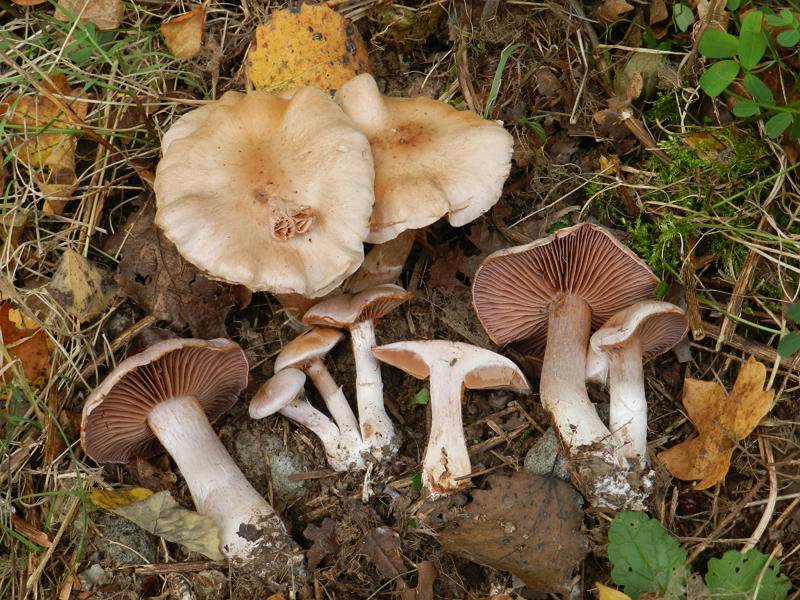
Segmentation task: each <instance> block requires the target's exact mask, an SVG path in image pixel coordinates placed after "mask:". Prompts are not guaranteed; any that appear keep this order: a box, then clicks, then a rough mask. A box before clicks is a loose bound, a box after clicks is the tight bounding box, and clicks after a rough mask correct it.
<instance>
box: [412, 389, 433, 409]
mask: <svg viewBox="0 0 800 600" xmlns="http://www.w3.org/2000/svg"><path fill="white" fill-rule="evenodd" d="M430 399H431V391H430V390H429V389H428V388H422V389H421V390H420V391H418V392H417V393H416V394H414V397H413V398H412V399H411V404H422V405H423V406H424V405H426V404H428V402H430Z"/></svg>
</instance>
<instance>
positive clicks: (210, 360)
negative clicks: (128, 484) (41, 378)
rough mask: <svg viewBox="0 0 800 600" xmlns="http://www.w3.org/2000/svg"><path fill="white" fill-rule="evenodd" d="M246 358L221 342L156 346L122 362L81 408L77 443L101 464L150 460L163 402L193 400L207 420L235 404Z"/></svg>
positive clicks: (245, 370)
mask: <svg viewBox="0 0 800 600" xmlns="http://www.w3.org/2000/svg"><path fill="white" fill-rule="evenodd" d="M248 369H249V367H248V364H247V358H246V357H245V354H244V351H243V350H242V349H241V348H240V347H239V345H238V344H236V343H234V342H232V341H230V340H225V339H215V340H195V339H173V340H165V341H163V342H158V343H156V344H154V345H152V346H150V347H149V348H148V349H147V350H145V351H144V352H141V353H140V354H135V355H134V356H131V357H129V358H126V359H125V360H123V361H122V362H121V363H119V365H118V366H117V368H116V369H114V370H113V371H112V372H111V373H110V374H109V375H108V377H106V379H105V381H103V383H102V384H101V385H100V387H98V388H97V389H96V390H95V391H94V392H92V393H91V394H90V395H89V397H88V398H87V399H86V404H84V406H83V422H82V424H81V444H82V445H83V449H84V451H85V452H86V454H88V455H89V456H90V457H91V458H92V459H94V460H95V461H96V462H99V463H105V462H113V463H124V462H128V460H130V457H131V455H132V454H133V453H136V454H138V455H139V456H141V457H142V458H149V457H151V456H154V455H156V454H158V453H159V452H163V451H164V448H163V447H162V446H161V443H160V442H159V441H158V439H157V438H156V436H155V435H154V434H153V433H152V431H150V428H149V427H148V426H147V416H148V415H149V414H150V410H151V409H152V408H153V407H155V406H156V405H158V404H160V403H161V402H165V401H167V400H170V399H172V398H178V397H181V396H193V397H195V398H196V399H197V401H198V402H199V403H200V406H202V407H203V410H204V411H205V413H206V416H207V417H208V420H209V421H210V422H212V423H213V422H214V421H216V419H217V418H218V417H219V416H220V415H221V414H222V413H224V412H225V411H227V410H228V409H229V408H230V407H231V406H233V405H234V404H235V403H236V400H237V399H238V398H239V393H240V392H241V391H242V390H243V389H244V388H245V387H246V386H247V374H248Z"/></svg>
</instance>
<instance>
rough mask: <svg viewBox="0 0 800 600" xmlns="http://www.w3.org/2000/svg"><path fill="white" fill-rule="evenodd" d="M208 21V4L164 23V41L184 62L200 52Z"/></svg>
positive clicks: (176, 56)
mask: <svg viewBox="0 0 800 600" xmlns="http://www.w3.org/2000/svg"><path fill="white" fill-rule="evenodd" d="M205 21H206V4H202V5H200V6H198V7H197V8H193V9H192V10H190V11H189V12H187V13H184V14H182V15H180V16H179V17H175V18H174V19H171V20H169V21H167V22H166V23H163V24H162V25H161V27H159V29H158V30H159V31H160V32H161V35H163V36H164V42H165V43H166V44H167V48H169V50H170V52H172V54H173V55H174V56H175V58H177V59H178V60H179V61H181V62H184V61H187V60H189V59H190V58H192V57H193V56H194V55H195V54H197V53H198V52H200V46H202V45H203V25H204V24H205Z"/></svg>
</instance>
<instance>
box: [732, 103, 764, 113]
mask: <svg viewBox="0 0 800 600" xmlns="http://www.w3.org/2000/svg"><path fill="white" fill-rule="evenodd" d="M757 112H758V104H756V103H755V102H750V100H739V102H737V103H736V104H734V105H733V114H734V115H736V116H737V117H752V116H753V115H754V114H756V113H757Z"/></svg>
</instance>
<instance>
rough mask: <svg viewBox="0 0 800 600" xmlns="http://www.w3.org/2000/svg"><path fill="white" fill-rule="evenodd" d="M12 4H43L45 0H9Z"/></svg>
mask: <svg viewBox="0 0 800 600" xmlns="http://www.w3.org/2000/svg"><path fill="white" fill-rule="evenodd" d="M11 1H12V2H13V3H14V4H17V5H19V6H36V5H37V4H44V3H45V2H47V0H11Z"/></svg>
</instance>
